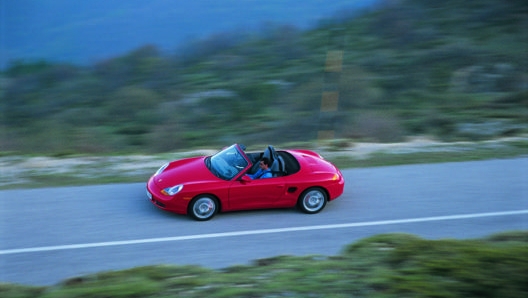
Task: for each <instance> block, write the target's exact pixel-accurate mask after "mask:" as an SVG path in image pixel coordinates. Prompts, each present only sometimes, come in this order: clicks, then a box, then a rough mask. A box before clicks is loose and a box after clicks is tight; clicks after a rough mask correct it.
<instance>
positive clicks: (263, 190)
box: [224, 177, 285, 210]
mask: <svg viewBox="0 0 528 298" xmlns="http://www.w3.org/2000/svg"><path fill="white" fill-rule="evenodd" d="M284 189H285V180H284V178H283V177H273V178H263V179H255V180H250V181H244V180H236V181H233V183H232V184H231V186H230V188H229V209H230V210H241V209H258V208H271V207H273V206H274V205H275V203H277V202H278V201H279V200H280V199H281V197H282V195H283V194H284V191H285V190H284ZM224 209H225V208H224Z"/></svg>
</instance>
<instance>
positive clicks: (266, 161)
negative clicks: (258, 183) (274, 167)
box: [259, 157, 270, 169]
mask: <svg viewBox="0 0 528 298" xmlns="http://www.w3.org/2000/svg"><path fill="white" fill-rule="evenodd" d="M269 164H270V160H269V158H267V157H263V158H262V159H261V160H260V165H259V166H260V167H261V168H263V169H267V168H268V167H269Z"/></svg>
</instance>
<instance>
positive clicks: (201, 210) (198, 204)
mask: <svg viewBox="0 0 528 298" xmlns="http://www.w3.org/2000/svg"><path fill="white" fill-rule="evenodd" d="M217 211H218V201H217V200H216V199H215V198H213V197H211V196H205V195H204V196H198V197H196V198H195V199H194V200H192V201H191V204H189V215H190V216H191V217H192V218H194V219H196V220H199V221H204V220H209V219H211V218H213V216H215V214H216V212H217Z"/></svg>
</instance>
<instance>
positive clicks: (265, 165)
mask: <svg viewBox="0 0 528 298" xmlns="http://www.w3.org/2000/svg"><path fill="white" fill-rule="evenodd" d="M269 164H270V160H269V159H268V158H267V157H263V158H262V159H261V160H260V163H259V167H260V168H259V169H258V171H256V172H255V174H247V176H249V178H251V179H259V178H271V177H273V175H272V174H271V170H270V169H269Z"/></svg>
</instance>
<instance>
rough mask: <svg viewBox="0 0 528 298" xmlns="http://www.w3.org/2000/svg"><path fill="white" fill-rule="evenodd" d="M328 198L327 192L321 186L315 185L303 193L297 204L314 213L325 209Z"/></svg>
mask: <svg viewBox="0 0 528 298" xmlns="http://www.w3.org/2000/svg"><path fill="white" fill-rule="evenodd" d="M327 200H328V198H327V195H326V192H325V191H324V190H322V189H321V188H318V187H314V188H309V189H307V190H305V191H304V192H303V193H302V194H301V196H300V197H299V201H298V203H297V205H298V206H299V208H300V209H301V210H302V211H303V212H305V213H309V214H313V213H317V212H319V211H321V210H323V208H324V207H325V205H326V201H327Z"/></svg>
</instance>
